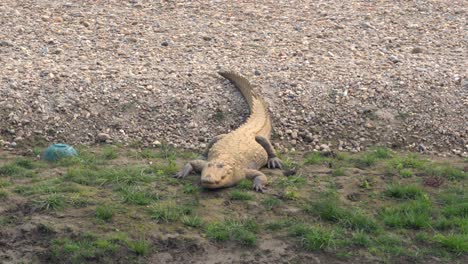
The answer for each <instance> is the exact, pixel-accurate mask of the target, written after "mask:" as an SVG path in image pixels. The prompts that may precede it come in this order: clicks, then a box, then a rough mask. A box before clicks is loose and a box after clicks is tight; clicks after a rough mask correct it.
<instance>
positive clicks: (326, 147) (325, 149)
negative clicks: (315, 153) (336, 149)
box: [320, 144, 330, 151]
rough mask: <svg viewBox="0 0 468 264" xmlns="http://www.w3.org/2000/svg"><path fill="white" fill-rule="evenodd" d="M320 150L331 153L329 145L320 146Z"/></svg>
mask: <svg viewBox="0 0 468 264" xmlns="http://www.w3.org/2000/svg"><path fill="white" fill-rule="evenodd" d="M320 150H321V151H330V147H329V146H328V145H327V144H321V145H320Z"/></svg>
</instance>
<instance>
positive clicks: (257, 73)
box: [254, 70, 262, 76]
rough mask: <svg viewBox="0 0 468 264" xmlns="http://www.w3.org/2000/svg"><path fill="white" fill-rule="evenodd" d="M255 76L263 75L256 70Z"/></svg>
mask: <svg viewBox="0 0 468 264" xmlns="http://www.w3.org/2000/svg"><path fill="white" fill-rule="evenodd" d="M254 74H255V75H257V76H260V75H261V74H262V73H261V72H260V71H259V70H255V71H254Z"/></svg>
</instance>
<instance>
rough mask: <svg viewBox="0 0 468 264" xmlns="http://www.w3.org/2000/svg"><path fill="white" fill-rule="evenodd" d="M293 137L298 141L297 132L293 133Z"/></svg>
mask: <svg viewBox="0 0 468 264" xmlns="http://www.w3.org/2000/svg"><path fill="white" fill-rule="evenodd" d="M291 137H292V138H293V139H297V132H296V131H293V132H292V133H291Z"/></svg>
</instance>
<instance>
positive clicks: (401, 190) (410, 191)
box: [384, 184, 425, 199]
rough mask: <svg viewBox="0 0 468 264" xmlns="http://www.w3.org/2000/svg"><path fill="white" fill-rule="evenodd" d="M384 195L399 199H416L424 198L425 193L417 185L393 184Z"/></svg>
mask: <svg viewBox="0 0 468 264" xmlns="http://www.w3.org/2000/svg"><path fill="white" fill-rule="evenodd" d="M384 194H385V195H386V196H388V197H392V198H397V199H416V198H418V197H422V196H424V195H425V194H424V191H423V190H422V189H421V188H420V187H418V186H416V185H400V184H392V185H390V186H388V187H387V189H386V190H385V191H384Z"/></svg>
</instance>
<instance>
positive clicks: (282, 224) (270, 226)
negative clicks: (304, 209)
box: [265, 219, 295, 231]
mask: <svg viewBox="0 0 468 264" xmlns="http://www.w3.org/2000/svg"><path fill="white" fill-rule="evenodd" d="M294 223H295V222H294V220H292V219H286V220H273V221H270V222H267V223H266V224H265V228H266V229H267V230H271V231H276V230H281V229H284V228H287V227H290V226H292V225H293V224H294Z"/></svg>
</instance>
